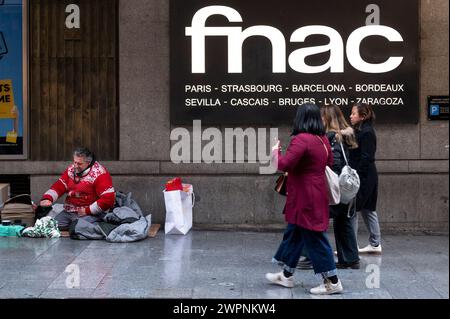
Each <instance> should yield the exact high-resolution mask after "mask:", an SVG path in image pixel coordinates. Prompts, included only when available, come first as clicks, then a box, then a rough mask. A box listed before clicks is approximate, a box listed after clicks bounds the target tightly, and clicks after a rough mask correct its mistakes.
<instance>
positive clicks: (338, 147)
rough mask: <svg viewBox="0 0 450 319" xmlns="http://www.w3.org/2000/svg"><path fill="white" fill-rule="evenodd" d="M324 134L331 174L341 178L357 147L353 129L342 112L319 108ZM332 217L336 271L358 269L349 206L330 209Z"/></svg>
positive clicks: (337, 109)
mask: <svg viewBox="0 0 450 319" xmlns="http://www.w3.org/2000/svg"><path fill="white" fill-rule="evenodd" d="M320 113H321V115H322V120H323V124H324V126H325V132H326V135H327V137H328V141H329V142H330V145H331V149H332V152H333V157H334V163H333V166H332V169H333V171H334V172H335V173H336V174H338V175H340V174H341V172H342V168H343V167H344V166H345V165H346V162H347V159H348V158H349V149H355V148H357V147H358V144H357V143H356V138H355V134H354V132H353V129H352V128H351V127H350V125H348V123H347V121H346V120H345V117H344V115H343V114H342V111H341V109H340V108H339V107H338V106H336V105H325V106H322V107H321V109H320ZM330 217H331V218H333V228H334V237H335V240H336V251H337V257H338V262H337V264H336V267H337V268H338V269H339V268H340V269H346V268H351V269H359V268H360V264H359V255H358V243H357V241H356V234H355V230H354V225H353V222H352V218H353V217H354V216H353V215H352V214H350V213H349V205H348V204H338V205H333V206H330Z"/></svg>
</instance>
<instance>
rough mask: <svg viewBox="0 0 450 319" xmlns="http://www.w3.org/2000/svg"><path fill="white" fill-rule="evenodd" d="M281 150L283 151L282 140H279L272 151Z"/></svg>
mask: <svg viewBox="0 0 450 319" xmlns="http://www.w3.org/2000/svg"><path fill="white" fill-rule="evenodd" d="M280 149H281V146H280V140H278V141H277V143H276V144H275V145H274V146H273V147H272V151H277V150H280Z"/></svg>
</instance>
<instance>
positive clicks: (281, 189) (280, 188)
mask: <svg viewBox="0 0 450 319" xmlns="http://www.w3.org/2000/svg"><path fill="white" fill-rule="evenodd" d="M287 179H288V173H284V174H282V175H280V176H278V178H277V181H276V182H275V191H276V192H277V193H278V194H280V195H283V196H287Z"/></svg>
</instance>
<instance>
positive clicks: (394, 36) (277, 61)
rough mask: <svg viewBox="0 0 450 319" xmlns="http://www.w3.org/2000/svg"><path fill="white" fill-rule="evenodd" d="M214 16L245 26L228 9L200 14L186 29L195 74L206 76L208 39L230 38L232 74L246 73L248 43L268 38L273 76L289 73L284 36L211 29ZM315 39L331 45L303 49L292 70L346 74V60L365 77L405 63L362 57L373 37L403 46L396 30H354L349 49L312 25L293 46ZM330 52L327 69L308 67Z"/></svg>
mask: <svg viewBox="0 0 450 319" xmlns="http://www.w3.org/2000/svg"><path fill="white" fill-rule="evenodd" d="M213 15H222V16H224V17H226V18H227V19H228V21H229V22H233V23H236V22H237V23H239V22H241V23H242V22H243V19H242V16H241V15H240V13H239V12H238V11H236V10H235V9H233V8H231V7H228V6H208V7H204V8H202V9H200V10H198V11H197V12H196V13H195V14H194V16H193V18H192V23H191V26H190V27H186V28H185V35H186V36H189V37H191V48H192V49H191V50H192V52H191V53H192V60H191V71H192V73H205V72H206V62H205V55H206V53H205V51H206V48H205V38H206V37H208V36H223V37H227V42H228V73H242V47H243V44H244V42H245V40H246V39H248V38H250V37H253V36H261V37H265V38H267V39H268V40H269V41H270V43H271V46H272V72H273V73H286V39H285V37H284V35H283V33H282V32H281V31H280V30H279V29H277V28H275V27H272V26H269V25H255V26H251V27H249V28H246V29H245V30H242V27H239V26H224V27H207V26H206V25H205V24H206V20H207V19H208V18H209V17H210V16H213ZM312 35H324V36H327V37H328V38H329V40H330V42H329V43H328V44H327V45H321V46H314V47H307V48H301V49H297V50H295V51H293V52H292V53H291V54H290V55H289V57H288V63H289V66H290V67H291V68H292V69H293V70H294V71H296V72H299V73H308V74H314V73H321V72H325V71H327V70H329V71H330V72H331V73H343V72H344V62H345V61H344V56H345V55H346V56H347V60H348V62H349V63H350V65H351V66H352V67H353V68H355V69H356V70H359V71H361V72H364V73H386V72H390V71H392V70H395V69H396V68H397V67H398V66H399V65H400V64H401V63H402V61H403V57H402V56H386V60H385V61H384V62H381V63H370V62H367V61H365V60H364V59H363V57H361V54H360V46H361V42H362V41H363V40H364V39H366V38H368V37H370V36H380V37H384V38H385V39H387V40H388V41H390V42H403V37H402V35H401V34H400V33H399V32H398V31H397V30H395V29H393V28H391V27H388V26H385V25H367V26H363V27H360V28H357V29H356V30H354V31H353V32H352V33H351V34H350V35H349V37H348V39H347V42H346V45H345V48H344V41H343V39H342V37H341V35H340V34H339V32H338V31H336V30H335V29H334V28H332V27H329V26H325V25H308V26H303V27H300V28H298V29H297V30H295V31H294V32H293V33H292V34H291V36H290V42H304V41H305V39H306V38H307V37H309V36H312ZM326 52H329V56H330V58H329V60H328V61H327V62H326V63H324V64H323V65H318V66H312V65H308V64H307V63H306V61H305V60H306V58H307V57H309V56H311V55H315V54H319V53H326Z"/></svg>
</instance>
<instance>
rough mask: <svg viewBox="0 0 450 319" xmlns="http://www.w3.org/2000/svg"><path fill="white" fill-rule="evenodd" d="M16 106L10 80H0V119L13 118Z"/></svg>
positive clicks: (15, 113) (15, 114) (15, 115)
mask: <svg viewBox="0 0 450 319" xmlns="http://www.w3.org/2000/svg"><path fill="white" fill-rule="evenodd" d="M16 117H17V108H16V107H15V104H14V93H13V86H12V81H11V80H0V119H15V118H16Z"/></svg>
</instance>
